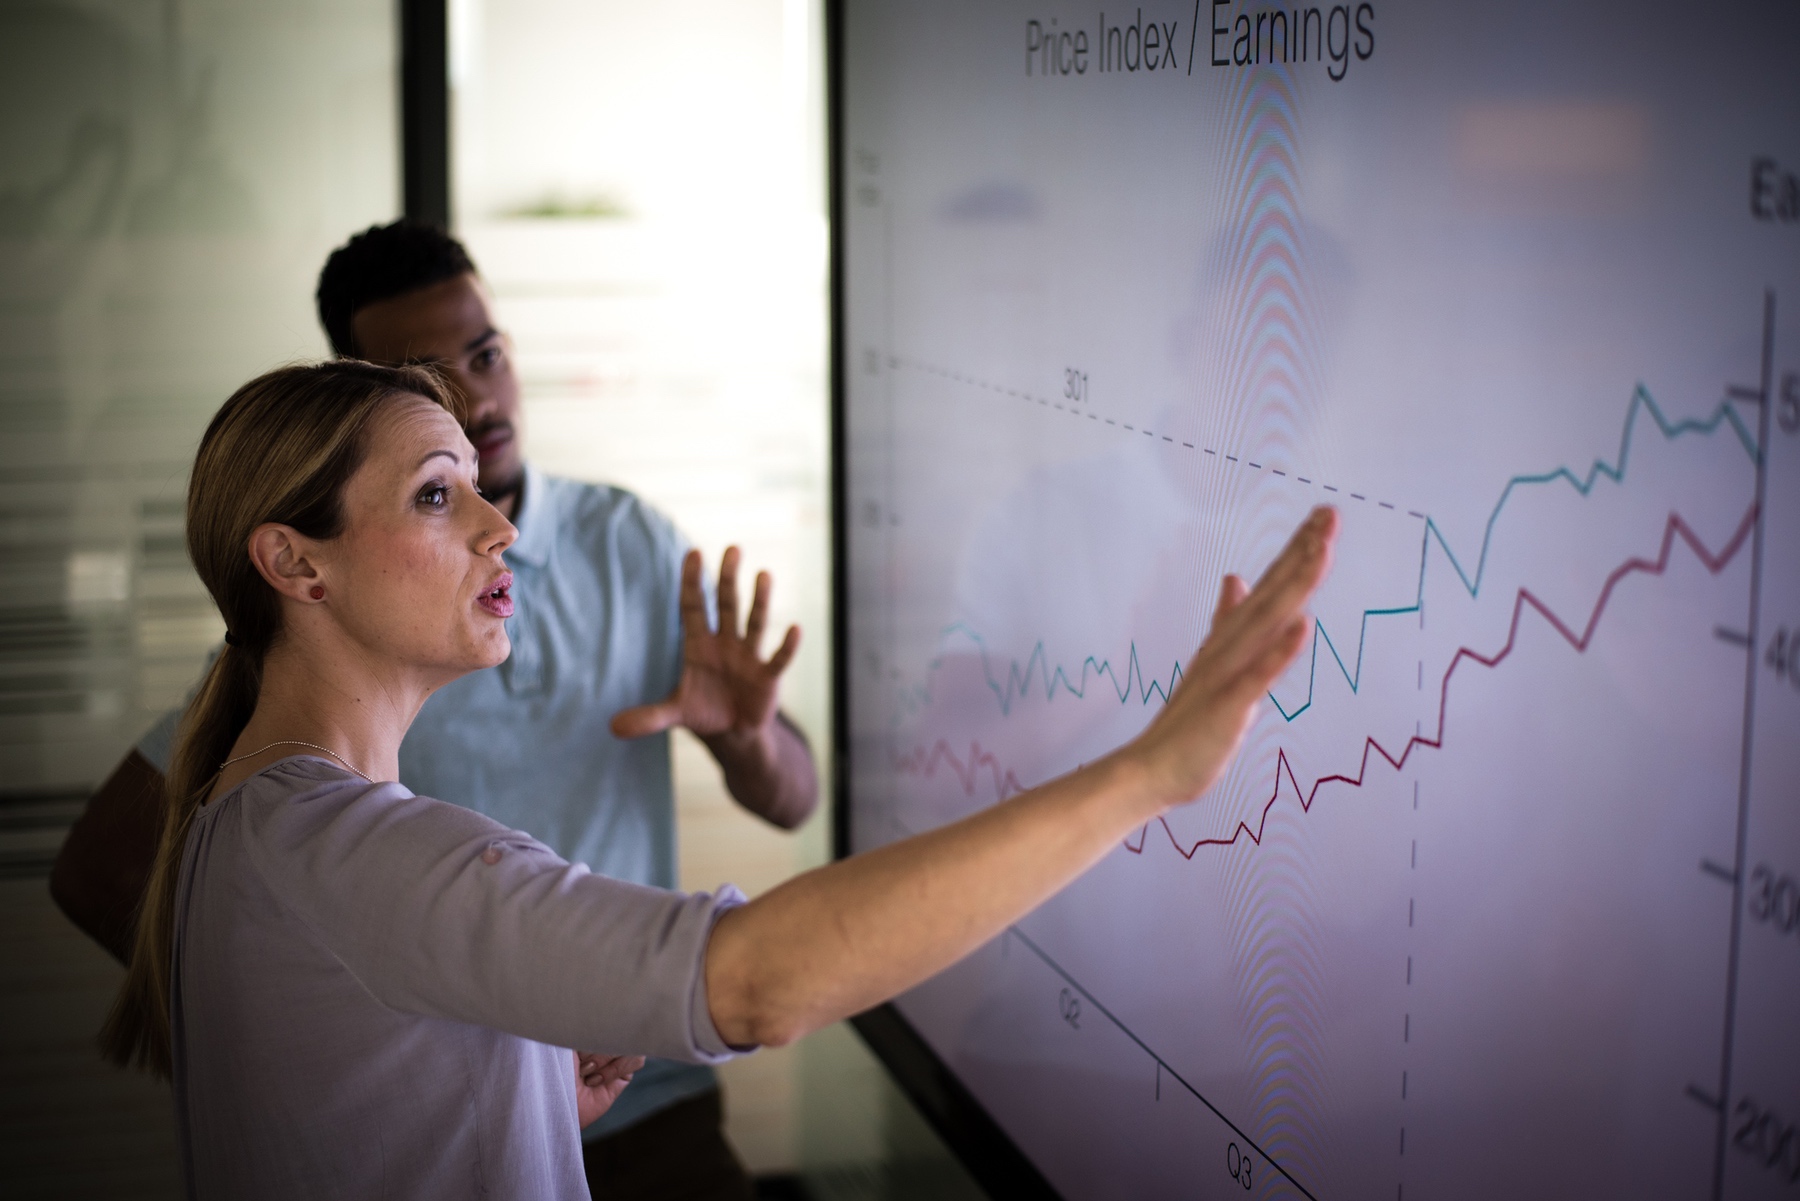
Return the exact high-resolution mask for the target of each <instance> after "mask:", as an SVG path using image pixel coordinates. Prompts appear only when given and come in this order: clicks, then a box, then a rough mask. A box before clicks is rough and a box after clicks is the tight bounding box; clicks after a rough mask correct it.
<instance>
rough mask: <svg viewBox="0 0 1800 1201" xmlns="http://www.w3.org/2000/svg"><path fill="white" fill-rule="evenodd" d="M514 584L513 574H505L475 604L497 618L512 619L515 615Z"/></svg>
mask: <svg viewBox="0 0 1800 1201" xmlns="http://www.w3.org/2000/svg"><path fill="white" fill-rule="evenodd" d="M512 583H513V577H512V572H510V571H508V572H503V573H502V574H501V576H500V578H499V579H497V580H495V581H494V582H493V584H492V585H490V586H489V588H488V590H487V591H486V592H483V593H482V594H481V595H480V596H478V597H476V598H475V603H476V604H478V605H480V606H481V607H482V608H483V609H486V610H487V611H488V612H489V613H492V614H493V615H494V616H495V617H500V618H506V617H511V616H512V615H513V599H512Z"/></svg>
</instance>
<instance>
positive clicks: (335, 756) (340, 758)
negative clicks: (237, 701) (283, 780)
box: [219, 738, 375, 784]
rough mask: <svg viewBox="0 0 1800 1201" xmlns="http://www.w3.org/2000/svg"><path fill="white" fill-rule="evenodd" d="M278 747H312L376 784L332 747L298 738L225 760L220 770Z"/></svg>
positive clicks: (258, 748) (286, 739)
mask: <svg viewBox="0 0 1800 1201" xmlns="http://www.w3.org/2000/svg"><path fill="white" fill-rule="evenodd" d="M278 746H306V747H311V748H312V749H313V750H315V751H324V752H325V753H326V754H327V755H330V756H331V757H332V758H333V759H336V760H337V761H338V762H339V763H342V764H343V765H344V766H345V767H347V768H349V769H350V770H351V771H352V772H354V773H355V774H356V775H359V776H361V777H362V778H363V779H365V780H368V781H369V783H371V784H373V783H374V782H375V781H374V780H372V779H370V778H369V774H368V773H367V772H364V771H358V770H357V768H356V766H355V765H354V764H352V763H351V762H350V760H348V759H346V758H344V757H343V756H342V755H340V754H338V753H337V752H336V751H334V750H332V749H331V748H330V747H328V746H320V745H319V744H318V743H316V742H302V741H300V739H298V738H277V739H276V740H275V741H274V742H271V743H270V744H269V745H268V746H259V747H257V748H256V749H255V750H253V751H251V752H250V753H249V754H245V755H238V756H236V757H234V758H231V759H227V760H225V762H223V763H221V764H219V770H220V771H221V772H222V771H224V770H225V769H226V768H228V767H230V766H231V765H232V764H233V763H242V762H243V761H244V760H246V759H254V758H256V757H257V756H258V755H260V754H262V753H263V752H264V751H267V750H273V749H274V748H275V747H278Z"/></svg>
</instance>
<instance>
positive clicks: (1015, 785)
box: [895, 505, 1756, 859]
mask: <svg viewBox="0 0 1800 1201" xmlns="http://www.w3.org/2000/svg"><path fill="white" fill-rule="evenodd" d="M1755 526H1756V506H1755V505H1751V506H1750V508H1749V510H1748V511H1746V512H1745V514H1744V518H1743V520H1742V521H1740V522H1739V523H1738V527H1737V530H1736V532H1734V533H1733V534H1732V536H1731V538H1730V540H1729V541H1727V542H1726V544H1725V546H1724V547H1723V548H1721V549H1720V550H1719V551H1718V552H1717V553H1714V552H1712V551H1709V550H1708V549H1707V548H1706V544H1705V543H1704V542H1702V541H1701V540H1700V536H1699V535H1698V534H1696V533H1695V532H1694V530H1693V527H1691V526H1689V525H1688V523H1687V522H1686V521H1684V520H1683V519H1682V518H1681V515H1680V514H1678V513H1670V514H1669V519H1668V521H1667V522H1666V523H1665V524H1664V526H1663V535H1662V545H1661V547H1660V548H1659V550H1658V552H1657V556H1656V558H1655V559H1645V558H1641V557H1639V558H1633V559H1628V560H1627V561H1626V562H1624V563H1622V564H1620V565H1619V566H1618V567H1616V568H1614V569H1613V571H1612V573H1611V574H1610V575H1608V576H1607V577H1606V584H1605V586H1604V587H1602V588H1601V589H1600V597H1599V599H1598V600H1597V601H1595V603H1594V609H1593V612H1592V613H1590V614H1589V615H1588V619H1587V623H1586V625H1584V626H1583V627H1582V630H1581V632H1580V633H1579V634H1577V633H1576V632H1575V631H1574V629H1572V628H1571V627H1570V626H1569V625H1568V623H1566V622H1564V621H1563V620H1562V618H1560V617H1558V616H1557V615H1556V614H1555V613H1554V612H1552V611H1551V609H1550V607H1549V606H1548V605H1546V604H1545V603H1544V602H1543V601H1541V600H1539V599H1538V598H1537V597H1536V596H1535V595H1533V594H1532V592H1531V590H1530V589H1527V588H1521V589H1519V591H1518V594H1517V596H1516V597H1515V598H1514V599H1513V610H1512V622H1511V625H1510V627H1509V628H1508V630H1507V634H1506V644H1505V645H1504V646H1502V647H1501V648H1500V649H1499V650H1498V651H1495V652H1494V653H1493V654H1491V655H1484V654H1482V653H1481V652H1480V651H1477V650H1474V649H1472V648H1470V647H1466V646H1465V647H1461V648H1459V649H1458V650H1457V652H1456V654H1455V655H1453V656H1451V659H1450V666H1449V667H1447V668H1445V670H1444V678H1443V682H1442V684H1441V685H1440V686H1439V689H1438V721H1437V732H1436V733H1435V734H1433V735H1431V736H1430V737H1426V736H1425V735H1422V734H1415V735H1413V736H1412V737H1411V738H1409V739H1407V741H1406V745H1405V746H1403V747H1402V748H1401V749H1400V752H1399V754H1398V755H1397V756H1396V755H1395V754H1393V753H1391V752H1390V751H1388V749H1387V748H1386V747H1384V746H1382V745H1381V743H1379V742H1378V741H1376V740H1375V738H1374V737H1372V736H1371V737H1368V738H1365V739H1364V740H1363V753H1362V762H1361V763H1360V764H1359V765H1358V767H1357V770H1356V774H1355V775H1354V776H1349V775H1344V774H1342V773H1334V774H1332V775H1328V776H1320V777H1319V778H1318V779H1317V780H1315V781H1313V785H1312V787H1311V788H1309V789H1303V788H1301V787H1300V781H1299V778H1298V777H1296V776H1295V775H1294V768H1293V765H1292V764H1291V763H1290V762H1289V761H1288V757H1287V751H1286V750H1285V749H1279V748H1278V749H1277V751H1276V759H1275V787H1274V789H1273V791H1272V792H1271V793H1270V794H1269V799H1268V801H1267V802H1266V803H1264V805H1263V807H1262V812H1261V813H1260V814H1259V815H1258V818H1257V823H1256V828H1255V829H1251V827H1250V825H1249V824H1248V823H1247V822H1243V821H1239V822H1238V824H1237V827H1236V828H1235V829H1234V830H1232V832H1231V834H1230V836H1229V837H1226V838H1202V839H1200V840H1199V841H1197V842H1195V843H1193V844H1192V845H1191V846H1187V847H1183V846H1182V844H1181V840H1180V839H1178V838H1177V837H1176V836H1175V831H1174V830H1173V829H1172V828H1170V826H1169V823H1168V821H1167V820H1166V819H1165V818H1161V817H1159V818H1157V819H1156V820H1157V823H1158V824H1160V825H1161V826H1162V829H1163V833H1164V834H1166V835H1168V838H1169V844H1170V845H1171V846H1173V847H1174V848H1175V850H1176V852H1177V853H1179V854H1180V855H1181V856H1182V858H1184V859H1192V858H1193V857H1194V856H1195V855H1196V854H1198V853H1199V851H1200V848H1201V847H1208V846H1219V847H1228V846H1233V845H1235V844H1236V843H1237V842H1238V841H1239V840H1241V839H1244V838H1248V839H1249V840H1250V841H1251V842H1252V843H1254V844H1256V845H1258V846H1261V845H1262V838H1263V831H1264V829H1265V828H1266V826H1267V824H1268V820H1269V811H1270V810H1271V809H1273V808H1274V807H1275V802H1276V801H1278V800H1280V799H1281V781H1282V776H1283V775H1284V774H1285V775H1286V777H1287V780H1288V783H1289V784H1290V785H1292V787H1293V790H1294V795H1295V796H1296V797H1297V798H1298V799H1299V801H1300V809H1301V812H1303V813H1309V812H1311V811H1312V806H1313V801H1314V799H1315V798H1317V796H1318V794H1319V789H1321V788H1323V787H1324V786H1325V785H1327V784H1348V785H1349V786H1351V787H1352V788H1361V787H1362V785H1363V781H1364V779H1365V778H1367V776H1368V769H1369V755H1370V752H1374V753H1375V754H1378V755H1380V756H1381V757H1382V759H1384V760H1386V761H1387V763H1388V764H1389V765H1390V766H1391V767H1393V768H1394V770H1395V771H1399V770H1401V769H1403V768H1404V767H1405V766H1406V762H1407V760H1408V759H1410V758H1411V757H1412V753H1413V751H1414V750H1415V749H1417V748H1419V747H1430V748H1431V749H1433V750H1438V749H1441V748H1442V747H1443V745H1444V726H1445V717H1446V712H1447V710H1448V708H1449V703H1450V680H1451V677H1452V676H1454V675H1455V674H1456V669H1457V668H1458V667H1460V666H1461V665H1462V664H1463V662H1464V661H1465V660H1466V661H1468V662H1471V663H1477V664H1480V665H1481V666H1482V667H1498V666H1499V665H1500V664H1501V663H1502V662H1504V661H1505V660H1506V658H1507V656H1508V655H1510V654H1512V652H1513V647H1514V646H1515V645H1516V644H1517V642H1518V637H1519V620H1520V618H1522V617H1523V616H1524V613H1525V607H1526V606H1527V605H1529V606H1530V607H1531V608H1533V609H1535V610H1536V611H1537V612H1538V614H1539V615H1540V616H1542V617H1543V618H1544V620H1545V621H1546V622H1548V623H1549V624H1550V627H1551V628H1552V629H1554V630H1555V631H1556V632H1557V633H1558V634H1560V635H1562V637H1563V639H1564V640H1565V641H1566V642H1568V644H1569V645H1570V646H1572V647H1574V648H1575V651H1576V653H1577V654H1580V653H1582V652H1584V651H1586V650H1587V648H1588V645H1589V644H1590V643H1591V642H1592V641H1593V637H1594V631H1595V629H1596V628H1597V627H1598V626H1599V624H1600V618H1601V615H1602V614H1604V613H1605V612H1606V605H1607V602H1608V601H1609V600H1611V599H1612V594H1613V589H1615V588H1616V587H1618V585H1619V583H1620V582H1621V581H1622V580H1624V579H1625V578H1626V577H1627V576H1630V575H1635V574H1643V575H1653V576H1659V575H1662V574H1663V573H1664V572H1665V571H1666V570H1668V566H1669V556H1670V554H1671V552H1673V550H1674V548H1675V540H1676V538H1677V537H1679V538H1680V539H1681V541H1682V542H1684V543H1686V544H1687V546H1688V549H1690V550H1692V551H1693V552H1694V557H1695V558H1697V559H1699V560H1700V562H1701V564H1702V565H1703V566H1704V567H1705V568H1706V570H1707V571H1708V572H1709V573H1711V574H1713V575H1717V574H1718V573H1719V572H1721V571H1723V570H1724V569H1725V565H1726V564H1728V563H1730V562H1731V560H1732V559H1733V558H1734V557H1735V556H1736V555H1737V553H1738V551H1739V550H1741V549H1743V546H1744V543H1745V541H1746V540H1747V539H1748V538H1749V537H1750V533H1751V531H1752V530H1753V529H1754V528H1755ZM945 764H947V765H949V767H950V769H951V771H952V772H953V773H954V774H955V776H956V777H957V780H958V781H959V782H960V783H961V784H962V787H963V791H964V792H966V793H968V794H969V795H970V796H973V795H974V794H975V783H976V780H977V779H978V778H979V775H980V773H981V772H982V771H983V770H984V769H985V770H986V771H987V772H988V773H990V774H991V776H992V778H993V781H994V791H995V793H996V794H997V795H998V797H999V798H1000V799H1002V800H1004V799H1005V798H1006V797H1008V796H1011V795H1012V794H1013V793H1015V792H1023V791H1024V790H1025V786H1024V785H1023V784H1022V783H1020V781H1019V779H1018V777H1017V776H1016V775H1014V774H1013V772H1012V770H1011V769H1010V768H1007V767H1006V766H1005V765H1004V764H1002V763H1001V762H1000V761H999V760H998V759H997V758H995V757H994V755H993V754H992V753H991V752H989V751H986V750H983V749H982V747H981V744H980V743H977V742H971V743H970V744H969V757H968V759H967V760H966V761H965V760H963V759H961V758H959V757H958V756H957V754H956V752H955V751H954V750H952V749H951V747H950V745H949V744H948V743H947V742H945V741H944V740H942V739H939V740H938V742H937V743H936V745H934V746H933V747H932V748H931V749H930V751H926V750H925V748H923V747H919V748H915V749H914V750H913V751H912V752H910V753H908V754H904V755H901V756H899V757H898V759H897V760H896V761H895V768H896V770H898V771H901V772H903V773H906V774H917V775H923V776H926V777H930V776H932V775H935V774H936V772H937V769H938V767H939V766H940V765H945ZM1149 833H1150V827H1149V826H1148V825H1145V826H1144V827H1143V828H1142V829H1141V830H1139V831H1138V836H1137V841H1136V844H1135V845H1134V844H1133V843H1132V841H1131V840H1130V839H1126V840H1125V844H1124V845H1125V849H1126V850H1127V851H1130V852H1131V853H1132V854H1134V855H1141V854H1143V853H1144V848H1145V844H1146V843H1147V842H1148V840H1149Z"/></svg>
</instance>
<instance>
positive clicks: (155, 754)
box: [137, 709, 181, 776]
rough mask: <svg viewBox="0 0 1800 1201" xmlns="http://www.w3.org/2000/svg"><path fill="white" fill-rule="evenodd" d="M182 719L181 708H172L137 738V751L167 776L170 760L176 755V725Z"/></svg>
mask: <svg viewBox="0 0 1800 1201" xmlns="http://www.w3.org/2000/svg"><path fill="white" fill-rule="evenodd" d="M180 720H181V710H180V709H171V710H169V711H168V712H167V713H165V714H163V715H162V716H161V717H159V718H157V719H156V724H155V725H153V726H151V727H150V728H149V729H148V730H145V731H144V736H143V737H142V738H140V739H138V740H137V753H138V754H140V755H142V756H143V757H144V758H146V759H148V760H149V761H150V766H152V767H154V768H155V769H156V770H157V771H159V772H161V773H162V774H163V775H165V776H166V775H168V774H169V761H170V760H171V759H173V758H174V757H175V726H176V723H178V722H179V721H180Z"/></svg>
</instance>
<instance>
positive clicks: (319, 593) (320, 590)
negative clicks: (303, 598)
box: [311, 584, 325, 600]
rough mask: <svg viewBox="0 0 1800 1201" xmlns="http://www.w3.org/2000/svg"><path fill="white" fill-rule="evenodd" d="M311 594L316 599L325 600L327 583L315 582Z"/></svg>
mask: <svg viewBox="0 0 1800 1201" xmlns="http://www.w3.org/2000/svg"><path fill="white" fill-rule="evenodd" d="M311 595H312V598H313V599H314V600H324V599H325V585H323V584H314V585H313V586H312V594H311Z"/></svg>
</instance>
